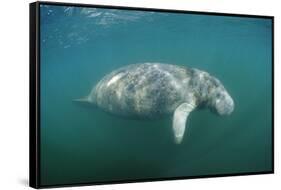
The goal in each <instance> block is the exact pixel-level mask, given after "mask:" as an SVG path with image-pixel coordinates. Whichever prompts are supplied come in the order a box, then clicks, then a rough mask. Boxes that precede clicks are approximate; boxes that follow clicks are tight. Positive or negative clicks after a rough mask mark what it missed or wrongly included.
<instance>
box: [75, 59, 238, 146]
mask: <svg viewBox="0 0 281 190" xmlns="http://www.w3.org/2000/svg"><path fill="white" fill-rule="evenodd" d="M76 101H79V102H86V103H89V104H92V105H96V106H97V107H99V108H101V109H103V110H104V111H106V112H109V113H112V114H115V115H120V116H125V117H131V118H139V119H155V118H159V117H162V116H166V115H169V114H170V115H172V114H173V124H172V128H173V133H174V140H175V143H177V144H180V143H181V142H182V140H183V136H184V133H185V129H186V126H188V125H187V124H186V122H187V119H188V116H189V115H190V112H192V111H193V110H194V109H196V108H198V107H204V108H209V109H211V110H213V111H215V113H217V114H218V115H229V114H231V113H232V111H233V110H234V101H233V99H232V98H231V96H230V95H229V93H228V92H227V91H226V89H225V88H224V86H223V85H222V83H221V82H220V81H219V80H218V79H216V78H215V77H213V76H211V75H210V74H208V73H207V72H205V71H201V70H199V69H195V68H188V67H184V66H178V65H172V64H163V63H141V64H132V65H127V66H125V67H122V68H119V69H117V70H115V71H113V72H111V73H109V74H108V75H106V76H104V77H103V78H102V79H101V80H100V81H99V82H98V83H97V84H96V85H95V87H94V88H93V89H92V90H91V92H90V94H89V95H87V96H86V97H84V98H81V99H77V100H76Z"/></svg>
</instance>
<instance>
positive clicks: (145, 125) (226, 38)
mask: <svg viewBox="0 0 281 190" xmlns="http://www.w3.org/2000/svg"><path fill="white" fill-rule="evenodd" d="M273 20H274V18H273V17H272V16H257V15H240V14H225V13H223V14H222V13H210V12H193V11H183V10H162V9H150V8H131V7H117V6H103V5H86V4H70V3H54V2H35V3H31V4H30V186H31V187H34V188H45V187H56V186H77V185H92V184H109V183H127V182H144V181H155V180H174V179H190V178H202V177H218V176H235V175H250V174H269V173H273V171H274V149H273V146H274V130H273V129H274V128H273V126H274V123H273V121H274V120H273V117H274V109H273V108H274V107H273V106H274V104H273V103H274V97H273V95H274V93H273V92H274V81H273V75H274V73H273V70H274V65H273V57H274V56H273V52H274V51H273V47H274V46H273V43H274V40H273V31H274V25H273V24H274V22H273Z"/></svg>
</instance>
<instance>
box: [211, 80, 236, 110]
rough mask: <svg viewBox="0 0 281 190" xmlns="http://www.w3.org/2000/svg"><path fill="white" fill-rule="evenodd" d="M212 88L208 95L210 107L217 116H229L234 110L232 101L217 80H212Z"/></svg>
mask: <svg viewBox="0 0 281 190" xmlns="http://www.w3.org/2000/svg"><path fill="white" fill-rule="evenodd" d="M212 83H213V84H212V85H213V86H214V88H213V89H212V93H210V96H209V100H210V102H211V107H212V108H213V109H214V110H215V111H216V112H217V113H218V114H219V115H229V114H231V113H232V112H233V110H234V101H233V99H232V98H231V96H230V95H229V93H228V92H227V91H226V89H225V88H224V86H223V85H222V84H221V83H220V81H219V80H218V79H215V78H214V79H213V82H212Z"/></svg>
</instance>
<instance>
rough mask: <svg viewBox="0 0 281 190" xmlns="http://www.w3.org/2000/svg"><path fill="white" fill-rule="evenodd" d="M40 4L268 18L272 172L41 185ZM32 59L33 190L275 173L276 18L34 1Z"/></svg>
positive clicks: (31, 172) (30, 141)
mask: <svg viewBox="0 0 281 190" xmlns="http://www.w3.org/2000/svg"><path fill="white" fill-rule="evenodd" d="M40 5H56V6H72V7H90V8H107V9H120V10H139V11H148V12H149V11H154V12H169V13H184V14H191V13H192V14H198V15H217V16H231V17H246V18H266V19H270V20H271V22H272V28H271V29H272V39H271V41H272V60H271V62H272V79H271V80H272V81H271V82H272V102H271V104H272V134H271V135H272V156H271V157H272V160H271V162H272V169H271V170H269V171H264V172H247V173H230V174H218V175H200V176H192V177H186V176H182V177H170V178H152V179H136V180H120V181H107V182H93V183H79V184H77V183H73V184H72V183H69V184H64V185H60V184H58V185H46V186H45V185H41V183H40V155H41V153H40ZM29 11H30V12H29V39H30V41H29V44H30V46H29V60H30V65H29V66H30V76H29V79H30V80H29V85H30V89H29V90H30V91H29V94H30V96H29V123H30V126H29V185H30V186H31V187H33V188H49V187H68V186H84V185H98V184H116V183H131V182H147V181H162V180H179V179H193V178H210V177H226V176H242V175H256V174H273V173H274V17H273V16H262V15H247V14H229V13H216V12H197V11H186V10H170V9H155V8H140V7H125V6H108V5H92V4H78V3H77V4H76V3H59V2H47V1H42V2H34V3H30V4H29Z"/></svg>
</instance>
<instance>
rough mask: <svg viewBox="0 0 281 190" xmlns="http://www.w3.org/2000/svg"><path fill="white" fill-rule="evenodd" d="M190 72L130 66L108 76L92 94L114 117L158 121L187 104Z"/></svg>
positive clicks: (162, 66) (158, 66) (152, 65)
mask: <svg viewBox="0 0 281 190" xmlns="http://www.w3.org/2000/svg"><path fill="white" fill-rule="evenodd" d="M188 81H190V70H189V69H186V68H183V67H180V66H175V65H168V64H160V63H144V64H134V65H129V66H126V67H123V68H120V69H118V70H115V71H113V72H112V73H110V74H108V75H106V76H105V77H104V78H103V79H102V80H101V81H100V82H99V83H98V84H97V85H96V87H95V89H94V90H93V92H92V93H91V97H92V99H93V100H94V101H95V102H96V104H97V105H98V106H99V107H101V108H102V109H104V110H106V111H109V112H112V113H114V114H119V115H125V116H137V117H156V116H161V115H165V114H170V113H172V112H173V111H174V110H175V109H176V107H177V106H178V105H180V104H181V103H182V102H183V101H184V96H185V90H183V89H185V88H186V86H185V85H186V83H188Z"/></svg>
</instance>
